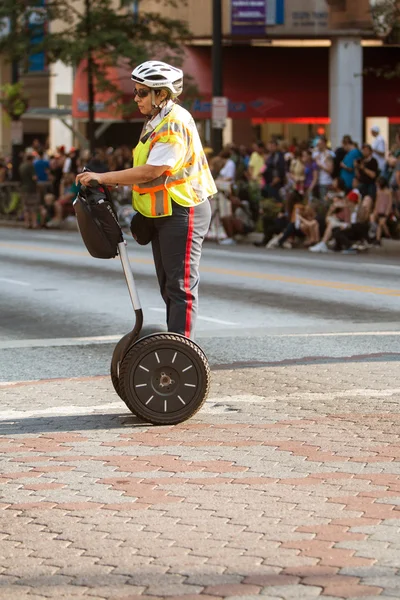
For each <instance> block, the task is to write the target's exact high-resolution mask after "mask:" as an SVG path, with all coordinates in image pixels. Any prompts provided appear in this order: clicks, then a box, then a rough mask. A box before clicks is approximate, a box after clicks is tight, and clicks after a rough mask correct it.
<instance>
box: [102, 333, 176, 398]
mask: <svg viewBox="0 0 400 600" xmlns="http://www.w3.org/2000/svg"><path fill="white" fill-rule="evenodd" d="M164 328H166V326H165V325H144V326H143V327H142V329H141V331H140V334H139V335H140V337H141V338H142V337H144V336H146V335H152V334H154V333H159V332H162V331H163V329H164ZM130 335H131V333H127V334H126V335H124V337H122V338H121V339H120V340H119V342H118V344H117V345H116V346H115V348H114V352H113V355H112V358H111V367H110V375H111V381H112V384H113V386H114V390H115V391H116V392H117V394H118V396H119V397H120V398H121V400H123V401H124V402H125V404H126V400H125V398H124V397H123V396H121V393H122V392H121V386H120V385H119V368H120V362H121V360H122V353H123V352H124V350H125V346H126V343H127V341H128V338H129V336H130Z"/></svg>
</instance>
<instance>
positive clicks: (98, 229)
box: [74, 185, 124, 258]
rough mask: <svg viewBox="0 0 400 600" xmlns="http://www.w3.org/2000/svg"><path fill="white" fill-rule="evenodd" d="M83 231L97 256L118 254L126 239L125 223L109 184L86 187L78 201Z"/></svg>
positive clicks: (78, 217) (76, 204) (78, 211)
mask: <svg viewBox="0 0 400 600" xmlns="http://www.w3.org/2000/svg"><path fill="white" fill-rule="evenodd" d="M74 209H75V214H76V218H77V221H78V226H79V231H80V233H81V236H82V239H83V241H84V243H85V246H86V248H87V249H88V251H89V253H90V254H91V255H92V256H94V257H95V258H115V256H117V254H118V244H119V243H120V242H123V241H124V239H123V235H122V230H121V227H120V225H119V223H118V218H117V215H116V214H115V211H114V209H113V206H112V201H111V195H110V192H109V191H108V189H107V188H106V187H103V186H101V185H97V186H96V187H87V186H85V187H83V186H82V188H81V190H80V191H79V193H78V196H77V197H76V200H75V201H74Z"/></svg>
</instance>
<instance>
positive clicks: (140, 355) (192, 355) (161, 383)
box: [118, 333, 210, 425]
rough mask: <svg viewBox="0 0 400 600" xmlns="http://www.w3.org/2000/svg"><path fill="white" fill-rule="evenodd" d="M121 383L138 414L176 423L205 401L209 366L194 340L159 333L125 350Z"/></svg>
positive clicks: (123, 394) (156, 421)
mask: <svg viewBox="0 0 400 600" xmlns="http://www.w3.org/2000/svg"><path fill="white" fill-rule="evenodd" d="M118 385H119V391H120V396H121V397H122V398H123V400H124V402H125V403H126V405H127V406H128V408H129V409H130V410H131V411H132V412H133V413H134V414H136V415H137V416H138V417H140V418H141V419H143V420H144V421H147V422H150V423H153V424H155V425H175V424H177V423H181V422H182V421H186V420H187V419H189V418H190V417H192V416H193V415H194V414H195V413H196V412H197V411H198V410H200V408H201V407H202V405H203V404H204V402H205V400H206V399H207V396H208V391H209V387H210V368H209V365H208V360H207V357H206V355H205V354H204V352H203V351H202V349H201V348H200V347H199V346H198V345H197V344H195V343H194V342H193V341H192V340H190V339H188V338H186V337H184V336H183V335H179V334H175V333H158V334H155V335H149V336H148V337H145V338H142V339H140V340H139V341H138V342H136V343H135V344H134V345H133V346H132V347H131V348H130V350H129V351H128V352H127V353H126V354H125V356H124V358H123V359H122V362H121V364H120V368H119V377H118Z"/></svg>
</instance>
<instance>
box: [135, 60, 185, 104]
mask: <svg viewBox="0 0 400 600" xmlns="http://www.w3.org/2000/svg"><path fill="white" fill-rule="evenodd" d="M131 79H132V80H133V81H137V82H138V83H141V84H143V85H147V87H149V88H152V89H160V88H166V89H168V90H169V91H170V92H171V94H172V97H173V98H177V97H178V96H179V94H181V93H182V90H183V71H181V69H177V68H176V67H172V66H171V65H168V64H167V63H164V62H161V61H159V60H148V61H146V62H144V63H142V64H141V65H139V66H138V67H136V68H135V69H133V71H132V76H131Z"/></svg>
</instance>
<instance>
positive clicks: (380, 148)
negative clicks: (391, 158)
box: [371, 125, 386, 171]
mask: <svg viewBox="0 0 400 600" xmlns="http://www.w3.org/2000/svg"><path fill="white" fill-rule="evenodd" d="M371 135H372V136H373V138H374V140H373V142H372V144H371V147H372V151H373V157H374V158H375V159H376V160H377V162H378V167H379V170H380V171H383V170H384V168H385V162H386V158H385V157H386V142H385V138H384V137H383V136H382V135H381V134H380V129H379V127H378V125H373V126H372V127H371Z"/></svg>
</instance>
